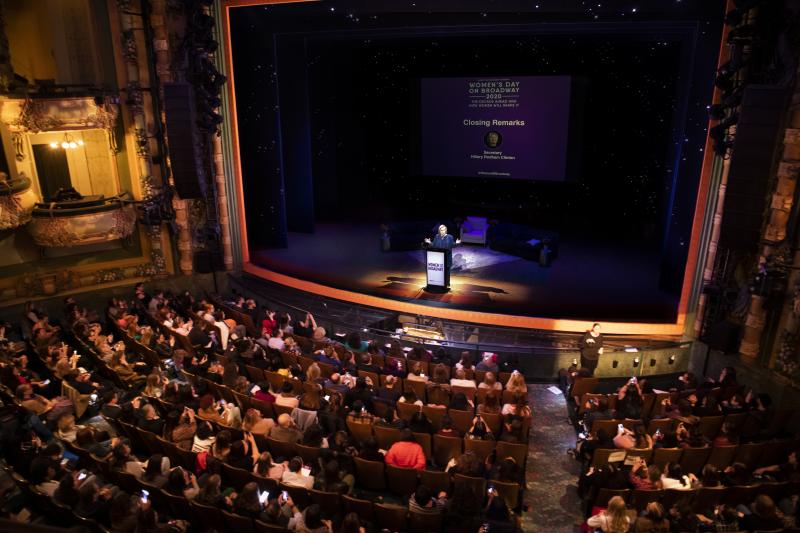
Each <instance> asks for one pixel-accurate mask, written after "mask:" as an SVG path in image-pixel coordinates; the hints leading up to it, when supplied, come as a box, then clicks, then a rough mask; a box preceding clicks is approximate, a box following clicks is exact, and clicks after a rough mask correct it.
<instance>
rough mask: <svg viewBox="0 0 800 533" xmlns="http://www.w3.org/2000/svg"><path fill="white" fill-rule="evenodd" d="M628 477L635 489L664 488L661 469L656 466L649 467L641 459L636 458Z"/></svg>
mask: <svg viewBox="0 0 800 533" xmlns="http://www.w3.org/2000/svg"><path fill="white" fill-rule="evenodd" d="M628 477H629V479H630V482H631V485H632V486H633V488H635V489H645V490H654V489H660V488H662V483H661V469H660V468H658V467H657V466H656V465H648V464H647V463H646V462H645V460H644V459H642V458H641V457H636V458H634V460H633V466H632V467H631V471H630V473H629V474H628Z"/></svg>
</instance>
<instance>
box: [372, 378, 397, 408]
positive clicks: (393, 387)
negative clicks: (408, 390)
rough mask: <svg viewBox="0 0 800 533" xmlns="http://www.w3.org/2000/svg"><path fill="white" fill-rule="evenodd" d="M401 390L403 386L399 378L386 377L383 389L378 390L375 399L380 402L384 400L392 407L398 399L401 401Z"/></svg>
mask: <svg viewBox="0 0 800 533" xmlns="http://www.w3.org/2000/svg"><path fill="white" fill-rule="evenodd" d="M400 389H401V386H400V382H399V381H398V380H397V377H395V376H386V378H385V381H384V383H383V387H381V388H379V389H378V392H377V394H376V396H375V397H376V399H378V400H384V401H385V402H386V403H388V404H389V405H392V404H394V403H395V402H396V401H397V400H398V399H400V395H401V394H402V391H401V390H400Z"/></svg>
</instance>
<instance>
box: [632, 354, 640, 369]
mask: <svg viewBox="0 0 800 533" xmlns="http://www.w3.org/2000/svg"><path fill="white" fill-rule="evenodd" d="M633 366H634V368H636V367H637V366H639V358H638V357H636V358H635V359H634V360H633Z"/></svg>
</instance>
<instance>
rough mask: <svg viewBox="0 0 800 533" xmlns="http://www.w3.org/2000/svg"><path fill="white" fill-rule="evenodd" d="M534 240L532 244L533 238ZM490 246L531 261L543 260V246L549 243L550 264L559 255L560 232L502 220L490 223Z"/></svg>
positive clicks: (488, 234) (488, 236)
mask: <svg viewBox="0 0 800 533" xmlns="http://www.w3.org/2000/svg"><path fill="white" fill-rule="evenodd" d="M534 239H535V240H536V241H539V242H534V243H533V244H531V241H532V240H534ZM487 240H488V244H489V248H491V249H492V250H496V251H498V252H503V253H505V254H508V255H515V256H517V257H521V258H523V259H528V260H530V261H536V262H537V263H538V262H541V260H542V248H543V247H544V246H545V244H546V245H547V247H548V249H549V250H550V253H549V258H548V260H547V261H546V263H547V264H549V263H550V262H551V261H553V260H554V259H555V258H556V257H558V233H555V232H553V231H546V230H541V229H536V228H532V227H530V226H525V225H523V224H512V223H510V222H501V223H498V224H490V225H489V231H488V233H487Z"/></svg>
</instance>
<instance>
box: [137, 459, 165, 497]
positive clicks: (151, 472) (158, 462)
mask: <svg viewBox="0 0 800 533" xmlns="http://www.w3.org/2000/svg"><path fill="white" fill-rule="evenodd" d="M169 465H170V461H169V458H168V457H163V456H162V455H161V454H155V455H151V456H150V458H149V459H148V460H147V466H146V467H145V469H144V474H142V481H144V482H145V483H147V484H148V485H154V486H156V487H158V488H160V489H161V488H164V486H165V485H166V484H167V481H169V476H168V474H169Z"/></svg>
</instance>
